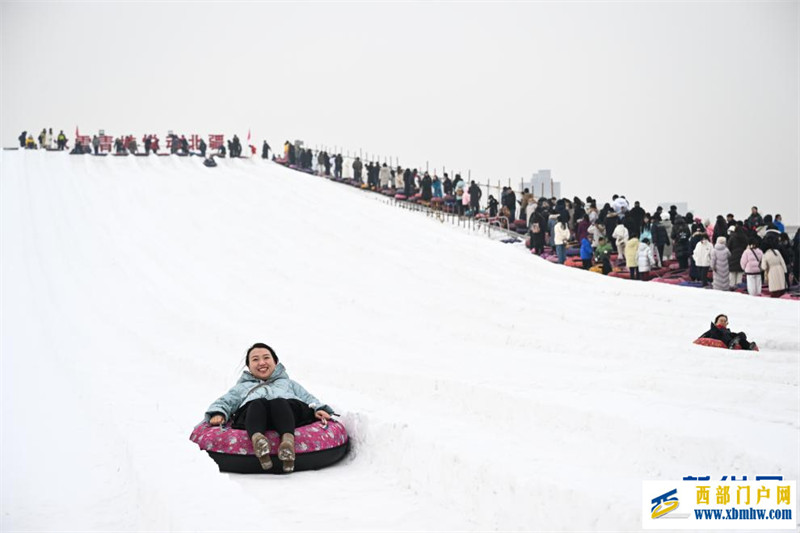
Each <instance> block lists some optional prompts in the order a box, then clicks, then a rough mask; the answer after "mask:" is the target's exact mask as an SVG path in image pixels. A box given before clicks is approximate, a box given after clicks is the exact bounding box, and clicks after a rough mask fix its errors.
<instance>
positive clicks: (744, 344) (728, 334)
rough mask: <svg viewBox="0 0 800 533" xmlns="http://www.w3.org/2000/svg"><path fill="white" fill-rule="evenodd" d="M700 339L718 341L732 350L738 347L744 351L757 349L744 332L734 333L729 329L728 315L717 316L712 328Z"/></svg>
mask: <svg viewBox="0 0 800 533" xmlns="http://www.w3.org/2000/svg"><path fill="white" fill-rule="evenodd" d="M700 338H701V339H716V340H718V341H721V342H722V343H723V344H725V346H727V347H728V348H730V349H733V348H735V347H736V346H737V345H738V346H740V347H741V348H742V350H754V349H756V348H757V346H756V343H755V342H749V341H748V340H747V335H746V334H745V333H744V332H743V331H742V332H739V333H734V332H732V331H731V330H730V329H728V317H727V315H717V317H716V318H715V319H714V322H713V323H712V324H711V328H710V329H709V330H708V331H706V332H705V333H703V334H702V335H700Z"/></svg>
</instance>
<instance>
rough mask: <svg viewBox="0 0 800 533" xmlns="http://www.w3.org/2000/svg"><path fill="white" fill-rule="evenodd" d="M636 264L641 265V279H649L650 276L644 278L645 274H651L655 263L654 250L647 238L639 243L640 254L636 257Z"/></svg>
mask: <svg viewBox="0 0 800 533" xmlns="http://www.w3.org/2000/svg"><path fill="white" fill-rule="evenodd" d="M636 262H637V264H638V265H639V278H640V279H647V278H649V274H648V275H647V276H642V274H644V273H645V272H650V271H651V270H652V269H653V264H654V263H655V260H654V257H653V249H652V248H651V247H650V239H648V238H647V237H645V238H643V239H642V241H641V242H640V243H639V252H638V254H637V255H636Z"/></svg>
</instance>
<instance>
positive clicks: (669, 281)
mask: <svg viewBox="0 0 800 533" xmlns="http://www.w3.org/2000/svg"><path fill="white" fill-rule="evenodd" d="M650 281H652V282H654V283H666V284H667V285H680V283H681V282H682V281H683V280H682V279H680V278H655V279H651V280H650Z"/></svg>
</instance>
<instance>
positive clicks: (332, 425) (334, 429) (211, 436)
mask: <svg viewBox="0 0 800 533" xmlns="http://www.w3.org/2000/svg"><path fill="white" fill-rule="evenodd" d="M266 437H267V439H268V440H269V446H270V448H271V449H273V450H277V449H278V446H279V445H280V439H279V438H278V434H277V433H276V432H274V431H267V433H266ZM189 439H190V440H191V441H192V442H194V443H196V444H197V445H198V446H200V449H201V450H205V451H207V452H216V453H224V454H229V455H254V454H253V443H252V442H251V441H250V437H248V436H247V432H246V431H245V430H243V429H232V428H231V427H230V425H228V424H224V425H222V426H212V425H210V424H208V423H207V422H203V423H202V424H200V425H198V426H197V427H195V428H194V431H192V434H191V436H190V437H189ZM294 439H295V440H294V443H295V444H294V447H295V452H296V453H297V455H298V456H300V455H301V454H304V453H310V452H318V451H322V450H328V449H331V448H336V447H337V446H342V445H344V444H346V443H347V431H346V430H345V429H344V426H343V425H342V424H341V423H339V422H337V421H335V420H330V421H329V422H328V426H327V427H322V424H321V423H319V422H314V423H313V424H309V425H307V426H302V427H299V428H297V429H295V431H294Z"/></svg>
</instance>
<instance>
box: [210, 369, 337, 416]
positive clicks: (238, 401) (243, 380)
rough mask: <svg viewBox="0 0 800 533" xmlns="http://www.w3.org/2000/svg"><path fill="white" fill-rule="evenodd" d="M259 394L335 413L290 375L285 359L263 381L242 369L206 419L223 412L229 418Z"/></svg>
mask: <svg viewBox="0 0 800 533" xmlns="http://www.w3.org/2000/svg"><path fill="white" fill-rule="evenodd" d="M257 398H265V399H267V400H273V399H275V398H286V399H291V398H295V399H297V400H300V401H301V402H305V403H306V404H308V406H309V407H311V408H312V409H313V410H314V411H319V410H322V411H327V412H328V413H329V414H333V409H331V408H330V407H328V406H327V405H325V404H323V403H322V402H320V401H319V400H318V399H317V398H316V397H315V396H314V395H313V394H311V393H310V392H308V391H307V390H306V389H304V388H303V386H302V385H300V384H299V383H297V382H296V381H293V380H291V379H289V374H287V373H286V369H285V368H284V366H283V363H278V365H277V366H276V367H275V370H274V371H273V372H272V375H271V376H270V377H269V378H267V379H266V380H263V381H262V380H260V379H258V378H257V377H255V376H254V375H253V374H251V373H250V371H249V370H245V371H244V372H242V377H240V378H239V381H237V382H236V385H234V386H233V387H231V390H229V391H228V392H226V393H225V394H224V395H223V396H221V397H220V398H219V399H217V400H216V401H215V402H214V403H212V404H211V405H210V406H209V407H208V409H206V417H205V420H206V422H207V421H208V420H209V419H210V418H211V417H212V416H213V415H215V414H217V413H221V414H223V415H224V416H225V420H226V421H229V420H231V418H232V417H233V413H235V412H236V410H237V409H239V408H240V407H241V406H243V405H244V404H246V403H247V402H250V401H252V400H255V399H257Z"/></svg>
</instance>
